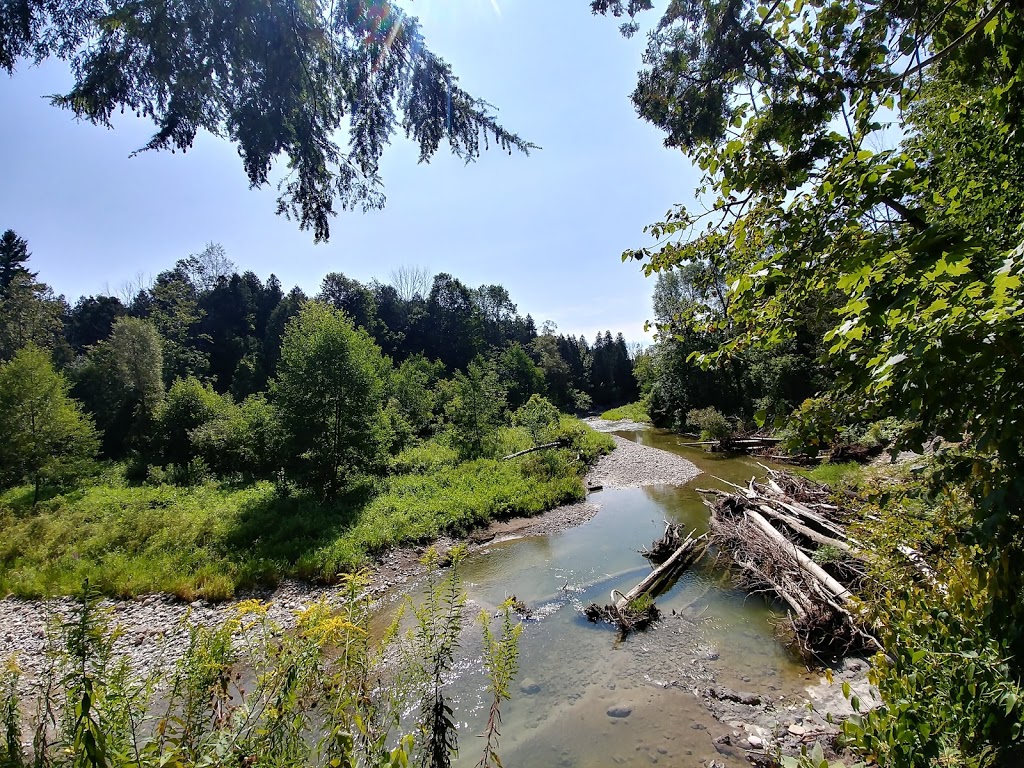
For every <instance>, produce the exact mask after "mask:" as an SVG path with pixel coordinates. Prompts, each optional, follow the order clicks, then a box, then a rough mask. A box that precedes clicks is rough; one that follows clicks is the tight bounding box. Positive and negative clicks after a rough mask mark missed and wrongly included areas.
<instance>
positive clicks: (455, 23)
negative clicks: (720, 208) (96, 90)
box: [0, 0, 696, 341]
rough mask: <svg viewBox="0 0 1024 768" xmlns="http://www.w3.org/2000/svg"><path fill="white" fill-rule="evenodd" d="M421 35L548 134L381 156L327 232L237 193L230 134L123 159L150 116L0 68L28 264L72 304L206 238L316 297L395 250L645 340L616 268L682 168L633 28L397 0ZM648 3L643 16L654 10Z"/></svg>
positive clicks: (570, 320)
mask: <svg viewBox="0 0 1024 768" xmlns="http://www.w3.org/2000/svg"><path fill="white" fill-rule="evenodd" d="M399 5H401V6H402V7H404V8H406V9H408V10H409V11H411V12H412V13H413V14H415V15H418V16H419V17H420V20H421V22H422V25H423V31H424V34H425V36H426V38H427V42H428V45H430V46H431V48H432V49H433V50H434V51H435V52H437V53H438V54H440V55H441V56H443V57H444V58H445V59H447V60H448V61H449V62H450V63H451V64H452V65H453V67H454V70H455V72H456V73H457V74H458V75H459V77H460V79H461V83H462V85H463V86H464V87H466V88H467V90H469V91H470V92H471V93H474V94H475V95H477V96H480V97H482V98H485V99H487V100H488V101H489V102H491V103H492V104H495V105H496V106H497V107H499V108H500V112H499V115H500V118H501V120H502V122H503V123H504V124H505V125H506V127H508V128H510V129H513V130H515V131H517V132H519V133H520V134H521V135H523V136H524V137H525V138H527V139H529V140H530V141H532V142H534V143H535V144H538V145H540V146H541V147H542V148H543V149H542V150H540V151H537V152H534V153H533V154H532V155H531V156H529V157H525V156H520V155H515V156H512V157H509V156H508V155H507V154H503V153H502V152H500V151H498V152H489V153H486V154H485V155H484V156H483V157H482V158H481V159H480V160H479V161H478V162H477V163H475V164H471V165H469V166H466V165H464V164H463V163H461V162H460V161H458V160H456V159H454V158H452V157H450V156H448V155H446V154H443V153H439V154H438V155H437V157H436V158H435V159H434V160H433V162H431V163H430V164H429V165H418V164H417V162H416V159H417V156H416V151H415V148H414V147H413V146H412V145H411V144H409V143H408V142H406V141H405V140H404V139H397V140H396V141H395V143H394V144H393V146H392V147H391V148H390V150H389V151H388V152H387V153H386V155H385V158H384V162H383V176H384V182H385V185H386V192H387V196H388V204H387V207H386V208H385V209H384V210H383V211H379V212H371V213H368V214H362V213H349V214H342V215H341V216H339V217H338V218H337V219H336V220H335V221H334V223H333V224H332V237H331V241H330V242H329V243H327V244H321V245H314V244H313V239H312V235H311V233H309V232H300V231H299V229H298V227H297V226H296V225H295V224H294V223H293V222H289V221H287V220H286V219H284V218H283V217H279V216H276V215H275V213H274V201H275V197H276V194H275V190H274V189H273V188H272V187H271V188H268V189H263V190H256V191H253V190H250V189H249V188H248V181H247V179H246V177H245V175H244V173H243V171H242V167H241V161H240V160H239V158H238V156H237V154H236V151H235V149H234V147H233V146H231V145H230V144H228V143H227V142H225V141H222V140H220V139H217V138H215V137H212V136H209V135H204V136H201V137H200V138H199V139H198V141H197V143H196V146H195V148H194V149H193V150H190V151H189V152H188V153H187V154H186V155H181V154H180V153H179V154H175V155H172V154H170V153H152V152H150V153H143V154H141V155H138V156H135V157H130V155H131V152H132V150H134V149H136V148H138V147H139V146H141V145H142V144H143V143H144V142H145V140H146V139H147V138H148V137H149V135H150V133H151V124H150V123H147V122H145V121H143V120H137V119H134V118H131V117H123V118H120V119H119V120H118V121H117V123H116V126H115V130H112V131H111V130H107V129H104V128H98V127H95V126H92V125H89V124H87V123H76V122H75V121H74V120H73V118H72V117H71V116H70V114H69V113H67V112H62V111H61V110H58V109H55V108H54V107H51V106H49V104H48V103H47V101H46V100H45V99H44V98H42V97H43V96H44V95H46V94H50V93H55V92H58V91H60V90H62V89H65V88H66V87H67V85H68V83H69V82H70V80H69V75H68V72H67V68H66V67H65V65H63V64H62V63H60V62H53V61H51V62H47V63H45V64H44V65H43V66H41V67H38V68H36V67H29V66H28V65H23V66H22V67H21V68H20V69H19V71H18V72H16V74H15V75H14V77H13V78H7V77H3V78H2V79H0V113H2V114H3V115H4V116H5V119H4V120H2V121H0V146H3V147H4V153H3V154H4V163H3V172H2V174H0V229H6V228H13V229H15V230H16V231H17V232H18V233H19V234H20V235H22V236H23V237H25V238H26V239H28V241H29V246H30V250H31V251H32V253H33V259H32V261H33V265H34V267H35V269H36V270H38V271H39V273H40V278H41V279H43V280H45V281H46V282H48V283H49V284H50V285H52V286H53V287H54V289H55V290H56V291H57V292H59V293H64V294H65V295H66V296H68V297H69V299H71V300H72V301H73V300H74V299H75V298H77V297H78V296H79V295H82V294H92V293H97V292H101V291H103V290H104V289H105V288H107V287H109V288H113V289H116V288H117V287H118V286H119V285H120V284H122V283H123V282H125V281H126V280H129V279H131V278H132V277H133V276H136V275H138V274H139V273H142V274H144V275H154V274H156V273H157V272H159V271H161V270H162V269H165V268H168V267H170V266H171V265H173V263H174V262H175V261H176V260H177V259H179V258H182V257H185V256H187V255H188V254H190V253H194V252H197V251H200V250H202V248H203V247H204V245H205V244H206V243H207V242H210V241H215V242H219V243H221V244H222V245H224V247H225V248H226V249H227V252H228V255H229V256H230V258H231V259H232V260H233V261H234V262H235V263H236V264H237V265H238V267H239V268H240V269H242V270H245V269H251V270H252V271H254V272H255V273H257V274H258V275H260V276H261V277H267V276H268V275H269V274H270V273H275V274H276V275H277V276H278V277H279V278H280V279H281V281H282V282H283V283H284V284H285V286H286V287H290V286H291V285H295V284H297V285H299V286H301V287H302V288H303V289H304V290H306V291H307V292H308V293H311V294H312V293H315V292H316V290H317V287H318V285H319V282H320V279H321V278H322V277H323V275H324V274H326V273H327V272H331V271H340V272H344V273H345V274H346V275H349V276H350V277H355V278H357V279H360V280H367V281H368V280H369V279H371V278H372V277H375V276H376V277H378V278H379V279H381V280H384V281H386V280H387V279H388V274H389V273H390V272H391V270H393V269H395V268H396V267H398V266H400V265H403V264H410V265H421V266H425V267H428V268H430V269H431V270H432V271H433V272H442V271H447V272H451V273H452V274H454V275H455V276H456V277H459V278H460V279H462V280H463V281H464V282H466V283H468V284H469V285H472V286H476V285H480V284H482V283H500V284H502V285H504V286H505V287H506V288H508V290H509V292H510V293H511V295H512V298H513V300H515V301H517V302H518V304H519V308H520V310H521V311H522V312H530V313H532V314H533V316H534V317H535V318H536V320H537V322H538V324H540V322H542V321H544V320H553V321H554V322H555V323H557V324H558V327H559V330H560V331H564V332H567V333H584V334H586V335H587V336H588V337H589V338H592V337H593V335H594V333H595V332H597V331H598V330H604V329H606V328H607V329H611V330H612V331H613V332H615V331H618V330H622V331H623V332H625V333H626V336H627V338H628V339H630V340H633V341H638V340H641V338H642V333H643V323H644V321H645V320H646V319H649V318H650V316H651V311H650V296H651V291H652V289H653V280H651V279H647V278H644V277H643V275H642V273H641V272H640V270H639V268H638V266H637V265H636V264H635V263H633V264H623V263H622V262H621V261H620V254H621V252H622V250H623V249H625V248H630V247H636V246H638V245H641V244H644V243H645V240H644V236H643V234H642V229H643V226H644V225H645V224H648V223H650V222H653V221H656V220H659V219H660V218H661V217H662V216H663V214H664V213H665V211H666V210H668V208H669V207H670V205H672V204H674V203H687V202H689V201H692V199H693V189H694V186H695V181H696V173H695V172H694V171H693V170H692V168H691V166H690V164H689V163H688V162H687V161H686V160H685V158H684V157H683V156H682V154H681V153H680V152H678V151H672V150H667V149H665V148H664V147H663V146H662V143H661V142H662V136H661V134H660V133H659V132H658V131H657V130H656V129H654V128H653V127H651V126H650V125H648V124H646V123H644V122H642V121H640V119H639V118H638V117H637V116H636V113H635V111H634V109H633V107H632V104H631V103H630V101H629V98H628V97H629V94H630V92H631V91H632V89H633V87H634V85H635V82H636V80H635V78H636V72H637V70H638V69H639V67H640V64H641V53H642V50H643V44H644V40H643V36H642V35H640V36H637V37H636V38H634V39H632V40H624V39H623V38H622V37H621V36H620V35H619V34H618V29H617V23H616V22H615V21H614V20H612V19H604V18H598V17H593V16H591V15H590V12H589V4H588V3H587V2H586V0H405V2H400V3H399ZM650 16H651V19H650V20H653V19H654V18H656V17H655V16H654V14H653V13H652V14H650Z"/></svg>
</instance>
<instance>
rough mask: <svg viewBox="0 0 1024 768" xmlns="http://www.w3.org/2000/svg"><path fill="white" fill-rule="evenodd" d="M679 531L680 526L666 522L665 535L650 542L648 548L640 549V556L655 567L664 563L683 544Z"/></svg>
mask: <svg viewBox="0 0 1024 768" xmlns="http://www.w3.org/2000/svg"><path fill="white" fill-rule="evenodd" d="M681 530H682V526H681V525H679V523H670V522H668V521H667V520H666V521H665V533H664V534H662V536H661V538H660V539H656V540H654V541H653V542H651V546H650V548H647V547H644V548H643V549H641V550H640V554H641V555H643V556H644V557H645V558H647V559H648V560H650V561H651V562H652V563H654V564H655V565H657V564H659V563H663V562H665V561H666V560H667V559H668V558H669V557H670V556H671V555H672V553H673V552H675V551H676V550H677V549H678V548H679V545H680V544H682V543H683V537H682V534H681Z"/></svg>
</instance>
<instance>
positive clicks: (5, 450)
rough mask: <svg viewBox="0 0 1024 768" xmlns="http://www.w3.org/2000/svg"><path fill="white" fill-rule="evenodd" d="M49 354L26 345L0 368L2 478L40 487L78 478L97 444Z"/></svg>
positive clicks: (93, 431)
mask: <svg viewBox="0 0 1024 768" xmlns="http://www.w3.org/2000/svg"><path fill="white" fill-rule="evenodd" d="M69 389H70V386H69V384H68V382H67V380H66V379H65V378H64V376H63V375H61V374H59V373H57V372H56V371H55V370H54V369H53V364H52V363H51V362H50V359H49V356H48V355H47V354H46V353H45V352H43V351H42V350H40V349H38V348H37V347H33V346H29V347H25V348H24V349H22V350H21V351H20V352H18V353H17V354H16V355H15V356H14V358H13V359H12V360H10V361H8V362H6V363H3V364H0V434H2V435H3V440H2V441H0V479H2V481H3V483H4V485H7V486H10V485H13V484H17V483H21V482H23V481H24V480H26V479H27V480H29V481H30V482H31V483H32V485H33V487H34V495H33V500H34V501H35V500H38V496H39V489H40V487H41V486H42V485H45V484H49V483H55V482H61V481H64V480H68V479H71V478H74V477H76V476H78V475H80V474H82V473H83V472H84V471H85V470H86V469H87V468H88V467H89V466H90V465H91V462H92V460H93V459H94V457H95V456H96V451H97V450H98V448H99V443H98V440H97V437H96V430H95V428H94V427H93V424H92V420H91V419H89V417H88V416H86V415H85V414H83V413H82V408H81V406H80V405H79V403H77V402H76V401H75V400H73V399H72V398H71V397H70V396H69V394H68V392H69Z"/></svg>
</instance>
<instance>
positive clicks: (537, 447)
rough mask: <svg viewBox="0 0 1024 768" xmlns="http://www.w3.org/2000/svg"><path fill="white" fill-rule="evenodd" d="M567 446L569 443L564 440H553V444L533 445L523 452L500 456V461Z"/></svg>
mask: <svg viewBox="0 0 1024 768" xmlns="http://www.w3.org/2000/svg"><path fill="white" fill-rule="evenodd" d="M568 444H569V443H568V441H566V440H555V441H554V442H551V443H544V445H535V446H534V447H533V448H527V449H526V450H525V451H516V452H515V453H510V454H509V455H508V456H502V457H501V460H502V461H508V460H509V459H517V458H519V457H520V456H525V455H526V454H528V453H533V452H534V451H543V450H546V449H548V448H564V447H565V446H566V445H568Z"/></svg>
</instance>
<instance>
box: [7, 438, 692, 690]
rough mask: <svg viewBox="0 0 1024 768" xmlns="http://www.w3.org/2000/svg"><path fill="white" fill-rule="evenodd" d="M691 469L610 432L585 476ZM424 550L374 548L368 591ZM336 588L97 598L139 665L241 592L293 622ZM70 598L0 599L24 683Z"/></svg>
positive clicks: (564, 519) (637, 478)
mask: <svg viewBox="0 0 1024 768" xmlns="http://www.w3.org/2000/svg"><path fill="white" fill-rule="evenodd" d="M629 467H632V470H631V471H630V470H629ZM698 473H699V471H698V469H697V468H696V466H694V465H693V464H692V463H691V462H689V461H687V460H686V459H683V458H681V457H678V456H675V455H673V454H670V453H668V452H666V451H662V450H659V449H656V448H650V447H646V446H639V445H636V444H634V443H631V442H629V441H627V440H623V439H622V438H618V437H616V438H615V449H614V450H613V451H612V452H611V453H609V454H607V455H605V456H602V457H601V458H599V459H598V460H597V462H596V464H595V465H594V466H593V468H592V469H591V472H590V473H589V474H588V476H587V483H588V484H590V485H593V484H595V482H600V484H603V485H605V487H609V488H611V487H634V486H635V485H636V484H649V483H650V484H678V483H681V482H686V481H687V480H689V479H691V478H693V477H695V476H696V475H697V474H698ZM684 478H685V479H684ZM641 481H643V482H641ZM617 484H618V485H617ZM598 511H599V507H598V506H597V505H594V504H591V503H587V502H580V503H573V504H564V505H561V506H558V507H556V508H554V509H551V510H549V511H547V512H544V513H541V514H539V515H535V516H530V517H512V518H508V519H503V520H495V521H492V522H491V523H490V524H488V525H486V526H483V527H480V528H477V529H475V530H473V531H472V532H471V533H470V534H468V535H467V536H465V537H463V538H452V537H441V538H440V539H438V540H437V544H436V546H437V548H438V549H439V550H441V551H445V550H447V549H450V548H451V547H452V546H455V545H456V544H459V543H462V544H465V545H466V546H467V547H468V548H470V550H471V551H472V550H474V549H480V548H483V547H486V546H488V545H489V544H491V543H492V542H494V541H496V540H502V539H508V538H512V537H523V536H546V535H551V534H554V533H557V532H559V531H563V530H566V529H568V528H571V527H573V526H577V525H580V524H582V523H584V522H586V521H588V520H590V519H591V518H592V517H593V516H594V515H595V514H597V512H598ZM424 552H425V547H423V546H413V547H399V548H395V549H392V550H390V551H388V552H387V553H385V554H384V555H382V556H380V557H379V558H378V559H377V560H376V562H375V563H374V564H373V566H372V567H371V568H370V587H369V589H370V590H371V592H372V593H373V594H375V595H383V594H385V593H388V592H392V591H394V590H396V589H398V588H400V587H402V586H403V585H405V584H407V583H408V582H410V581H412V580H414V579H416V578H417V577H419V576H421V575H422V573H423V566H422V564H421V563H420V559H421V558H422V556H423V553H424ZM341 595H342V588H341V587H339V586H335V585H326V586H325V585H317V584H313V583H309V582H305V581H300V580H294V579H285V580H283V581H281V582H280V583H279V584H278V586H277V587H276V588H274V589H250V590H245V591H240V592H239V593H238V594H237V595H236V598H235V599H232V600H227V601H221V602H217V603H211V602H208V601H205V600H201V599H199V600H192V601H185V600H181V599H179V598H177V597H175V596H174V595H168V594H149V595H144V596H140V597H137V598H134V599H124V600H118V599H107V600H104V601H103V603H102V605H103V607H104V608H106V609H108V610H109V611H110V612H111V618H112V621H113V623H114V624H115V625H118V626H120V628H121V630H122V634H121V637H120V638H119V639H118V640H117V642H116V644H115V653H116V654H119V655H124V656H126V657H127V658H128V659H129V661H130V663H131V665H132V667H133V668H135V669H137V670H140V671H146V670H149V669H152V668H153V666H154V665H156V664H161V665H164V664H172V663H174V662H175V661H176V660H177V659H178V658H180V656H181V654H182V652H183V651H184V649H185V648H186V647H187V644H188V642H187V641H188V633H189V626H190V625H201V626H206V627H211V626H215V625H218V624H220V623H222V622H223V621H224V620H225V619H226V618H227V617H229V616H230V615H231V614H232V612H233V611H234V610H235V606H236V605H237V604H238V603H239V602H240V601H241V600H248V599H258V600H262V601H265V602H266V603H267V606H268V613H269V616H270V618H271V619H272V620H273V621H274V622H275V623H277V624H279V625H280V626H281V627H282V628H284V629H288V628H290V627H292V626H294V623H295V617H296V612H297V611H299V610H300V609H301V608H302V607H303V606H306V605H309V604H310V603H314V602H317V601H326V602H327V603H334V602H337V601H339V600H340V599H341ZM75 605H76V603H75V600H74V599H72V598H57V599H52V600H24V599H19V598H13V597H9V598H6V599H3V600H0V660H2V659H6V658H7V657H9V656H10V655H11V654H12V653H16V654H17V656H18V663H19V665H20V667H21V668H22V669H23V670H24V671H25V678H24V681H23V682H24V683H25V684H26V685H27V684H28V683H29V682H30V681H31V679H32V678H33V677H34V676H35V674H37V673H38V672H39V671H40V670H42V669H43V664H44V661H45V659H44V650H45V638H46V627H47V623H48V621H49V620H50V619H51V618H52V617H64V618H66V617H68V616H70V615H71V614H72V612H73V611H74V609H75Z"/></svg>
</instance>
